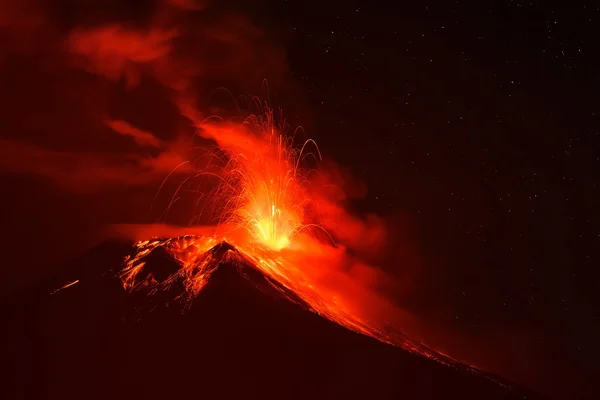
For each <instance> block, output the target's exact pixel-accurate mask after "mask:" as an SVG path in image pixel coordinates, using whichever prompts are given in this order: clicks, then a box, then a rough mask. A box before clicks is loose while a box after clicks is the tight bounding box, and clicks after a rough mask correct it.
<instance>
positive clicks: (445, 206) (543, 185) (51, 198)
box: [0, 0, 600, 398]
mask: <svg viewBox="0 0 600 400" xmlns="http://www.w3.org/2000/svg"><path fill="white" fill-rule="evenodd" d="M35 3H36V2H27V4H35ZM83 3H85V4H86V6H80V5H77V4H76V3H74V2H69V1H64V2H61V5H64V7H62V8H61V7H56V8H53V9H52V11H47V10H48V7H45V8H44V7H41V9H44V10H46V11H45V12H43V13H40V15H44V16H45V17H44V19H47V20H52V21H54V23H52V24H51V25H52V27H53V28H52V29H51V31H52V32H53V35H54V36H53V35H49V36H48V37H45V38H44V39H43V40H42V39H35V40H33V39H31V37H33V36H34V35H33V34H31V35H30V36H27V35H28V33H27V32H30V31H27V29H29V28H27V26H30V25H27V24H23V25H19V29H16V28H14V26H12V25H11V24H10V23H9V22H7V21H10V20H11V18H10V16H11V15H12V14H11V12H5V15H7V16H8V17H7V18H4V16H2V15H1V14H0V16H2V17H3V18H0V31H1V32H0V33H2V41H4V40H5V38H9V39H10V40H11V41H10V44H8V43H9V42H8V41H5V42H4V44H3V46H2V53H0V55H2V57H0V62H2V63H3V67H2V68H3V72H2V78H1V82H2V85H3V86H4V87H6V88H8V89H7V90H6V91H4V90H2V91H1V92H4V94H0V98H2V102H3V106H4V108H5V110H6V115H7V117H6V118H4V122H2V123H0V138H2V139H11V140H14V139H15V138H18V139H19V140H21V139H23V138H25V139H24V140H26V141H28V142H34V143H36V144H38V145H44V146H46V147H50V148H53V149H58V150H61V151H63V150H65V151H66V150H69V151H78V152H80V151H90V149H94V150H98V149H99V150H98V151H99V152H100V153H102V154H105V153H110V152H111V148H112V147H111V146H112V144H108V142H107V141H105V140H104V139H100V137H101V135H100V136H94V134H93V132H95V130H94V129H90V128H89V124H87V122H85V121H84V120H85V117H87V116H89V115H90V114H89V113H80V112H77V111H76V112H73V110H74V109H75V110H77V107H80V106H81V104H84V108H85V109H86V110H87V111H89V109H90V108H96V106H97V105H98V104H101V106H102V107H103V108H104V109H109V110H111V111H112V113H113V114H114V113H115V112H116V113H119V112H121V113H122V114H123V115H125V116H127V117H128V118H129V120H131V119H132V118H133V119H134V120H135V121H134V122H135V123H136V125H137V126H140V127H142V128H144V129H148V130H154V131H162V132H167V131H169V130H172V127H173V126H178V122H177V121H176V118H171V117H168V116H161V115H162V114H165V115H166V114H167V113H168V112H167V111H168V110H169V109H168V107H169V106H168V105H166V103H167V102H164V101H163V103H165V104H164V105H163V103H160V105H159V100H156V99H160V98H161V95H160V94H158V95H157V94H156V93H158V91H157V89H156V90H155V88H154V87H153V86H152V84H150V83H148V82H145V81H142V82H143V83H142V84H141V85H140V88H139V89H135V90H133V91H127V90H125V89H123V88H122V87H123V86H124V84H123V82H122V81H119V82H117V83H114V82H113V83H111V85H112V86H114V87H111V88H110V89H107V88H106V87H105V86H106V84H100V83H97V82H96V83H87V82H88V81H87V80H86V79H88V78H87V77H85V76H83V74H82V75H81V77H80V75H78V73H77V72H75V73H74V72H69V71H67V72H64V71H63V70H62V69H61V68H59V67H56V62H53V61H51V62H46V63H41V64H38V63H36V61H35V60H40V59H41V60H48V59H50V60H54V57H48V54H53V51H54V48H53V47H52V46H48V45H47V42H53V41H54V40H55V39H54V38H55V37H62V36H64V35H65V32H68V31H69V30H70V29H72V28H73V26H78V25H81V24H84V25H85V24H91V25H94V24H99V23H101V22H102V21H105V20H111V18H112V19H114V18H116V17H115V16H118V18H117V20H119V21H126V22H131V21H134V22H135V23H134V25H135V26H144V24H145V23H147V22H148V19H149V18H150V17H149V16H151V15H152V12H151V11H149V10H152V9H153V7H152V5H149V4H147V3H149V2H143V1H138V2H135V4H134V3H131V4H129V5H126V6H116V5H113V6H112V7H108V6H106V7H105V8H102V7H100V6H99V5H98V4H97V3H98V2H94V1H88V2H83ZM112 3H114V2H112ZM112 3H111V4H112ZM173 3H175V2H173ZM179 3H181V4H184V3H186V2H184V1H181V2H179ZM188 3H189V2H188ZM402 3H403V2H399V3H398V4H400V5H395V6H393V7H392V6H390V5H388V6H384V5H375V4H372V3H370V2H353V1H346V2H336V3H334V2H307V1H291V0H290V1H260V2H258V3H253V4H252V6H250V5H247V4H245V5H233V4H231V5H230V4H227V5H226V6H222V7H223V8H224V9H227V10H228V12H236V13H239V14H240V15H243V16H244V18H245V19H247V20H248V21H251V23H252V24H253V25H255V26H257V27H259V28H260V30H261V32H263V33H262V34H261V35H257V37H258V38H257V39H248V40H249V43H252V46H250V47H248V45H247V44H243V47H240V49H242V50H240V49H237V50H236V49H235V48H232V49H230V50H229V51H230V52H231V54H229V53H228V54H229V55H228V56H222V55H220V56H219V57H223V60H225V61H224V64H223V65H225V63H227V65H231V63H230V61H229V60H230V59H235V57H236V54H237V53H236V51H243V52H244V58H243V59H242V61H240V65H237V64H236V65H235V66H233V67H231V68H229V69H227V73H223V74H222V75H221V74H219V73H214V74H212V75H210V76H209V77H208V78H207V79H203V80H202V83H201V84H199V85H202V86H203V87H204V88H207V90H214V89H215V88H217V87H219V86H226V87H228V88H230V89H231V90H232V91H233V92H236V93H239V92H245V93H250V92H253V93H257V94H260V90H261V89H260V88H261V86H260V85H261V80H262V78H267V79H268V80H269V87H270V97H271V102H272V103H274V104H276V105H278V106H281V107H282V108H283V110H284V113H285V114H286V115H287V117H288V120H290V123H291V124H292V125H295V124H301V125H303V126H304V127H305V129H306V131H307V133H308V135H309V136H311V137H313V138H315V139H316V141H317V142H318V143H319V146H320V148H321V150H322V151H323V153H324V155H325V156H326V158H330V159H333V160H334V161H335V162H336V163H338V164H340V165H341V166H342V167H343V168H345V169H346V170H347V171H348V174H349V175H351V176H352V177H354V179H356V180H359V181H362V182H364V184H365V186H366V188H367V193H366V196H365V197H364V198H363V199H360V200H356V201H354V202H353V203H352V204H351V208H352V209H353V210H354V211H355V212H356V213H359V214H361V213H367V212H372V213H376V214H378V215H380V216H382V217H384V218H385V219H386V220H387V221H388V222H389V226H390V233H389V240H390V241H391V242H392V243H393V245H392V246H390V249H388V250H387V251H386V254H385V255H383V256H382V257H383V258H384V259H385V262H383V263H382V264H381V268H382V269H384V270H385V271H386V272H387V273H389V274H390V276H391V277H393V278H394V279H393V281H394V282H396V283H395V284H393V285H390V287H387V288H385V290H386V291H387V292H388V294H389V295H390V296H391V297H392V298H393V299H394V301H395V302H397V303H398V304H399V305H401V306H403V307H405V308H407V309H409V310H411V311H413V312H415V313H416V314H418V315H420V316H421V317H422V318H423V319H425V320H427V321H430V324H431V326H432V327H435V329H433V330H434V331H436V330H439V331H441V332H452V333H450V334H440V336H443V338H440V339H439V340H440V343H444V344H446V345H447V346H448V347H450V348H453V349H459V350H457V351H460V352H461V355H463V356H464V357H466V358H470V357H475V358H476V356H474V355H476V354H483V356H481V355H480V356H479V359H483V361H485V362H489V364H491V365H493V367H494V369H495V370H496V371H498V373H505V374H508V375H510V378H511V379H515V380H518V381H519V382H520V383H523V384H525V385H527V386H530V387H533V388H534V389H537V390H540V391H543V392H544V393H546V394H550V395H553V396H557V397H564V398H587V397H586V396H589V395H590V393H591V390H592V386H591V378H592V376H593V375H595V374H596V373H595V372H594V371H593V369H594V368H595V367H594V365H595V364H594V363H595V360H596V359H597V357H596V356H597V355H598V354H599V353H598V345H597V343H596V340H597V338H598V337H600V336H599V335H600V316H599V315H598V314H597V312H598V311H597V310H598V309H597V307H596V303H597V301H596V292H597V289H596V286H597V282H598V281H597V279H596V274H595V267H596V266H597V265H598V262H599V260H600V251H599V250H600V211H598V206H599V205H600V187H599V186H600V128H599V126H600V124H599V123H598V122H599V121H598V120H599V115H598V112H599V110H598V105H599V104H600V75H599V74H598V71H599V70H600V53H599V49H600V4H598V2H592V1H590V2H584V1H578V2H566V1H562V2H560V1H533V2H528V1H505V2H501V1H493V2H491V1H490V2H486V1H445V2H441V1H440V2H412V3H411V5H407V4H402ZM438 3H439V4H438ZM208 8H209V9H210V6H209V7H208ZM100 9H102V10H103V11H102V12H100V11H98V10H100ZM207 12H209V13H210V12H212V11H210V10H209V11H207ZM26 14H27V15H30V16H31V15H38V14H32V13H26ZM19 15H22V14H19ZM210 18H212V17H211V16H208V17H207V20H208V19H210ZM31 20H35V18H33V17H32V18H30V19H29V20H28V21H31ZM57 21H58V22H57ZM249 23H250V22H249ZM23 26H25V28H23ZM13 28H14V29H13ZM23 32H26V33H23ZM36 32H38V31H36ZM236 32H237V31H236ZM238 33H239V32H238ZM245 34H246V33H245V31H241V33H239V35H240V37H244V38H245V36H244V35H245ZM36 35H38V33H36ZM15 37H18V38H23V43H22V46H21V42H20V41H19V40H13V39H14V38H15ZM35 37H36V38H38V37H39V36H35ZM15 43H16V44H15ZM31 43H41V44H39V45H32V44H31ZM256 43H259V44H256ZM42 48H43V49H42ZM23 49H25V50H23ZM32 49H33V50H32ZM40 49H42V50H40ZM264 49H268V50H264ZM211 51H215V52H216V53H215V54H220V53H219V51H218V50H215V49H211ZM209 53H210V52H209ZM202 54H203V56H202V57H204V56H205V55H206V54H207V53H206V52H204V53H202ZM210 54H212V53H210ZM267 55H268V56H267ZM199 57H200V56H199ZM215 57H216V56H215ZM220 67H221V66H220V64H218V63H216V65H215V66H214V68H215V70H219V71H220ZM263 67H264V68H263ZM57 71H62V72H57ZM119 85H120V86H119ZM9 86H10V87H9ZM136 90H137V92H136ZM97 93H101V94H100V95H99V96H98V95H97ZM132 93H133V94H132ZM162 97H164V96H162ZM133 98H136V99H137V101H138V103H136V104H137V105H136V107H134V108H135V109H133V110H130V111H128V112H126V111H123V110H122V108H124V105H127V104H128V103H130V100H131V99H133ZM57 99H58V100H57ZM65 99H66V100H65ZM82 99H83V100H82ZM205 101H206V103H207V104H210V102H211V101H214V97H210V96H207V98H206V99H205ZM82 102H83V103H82ZM91 103H94V105H93V106H91V105H90V104H91ZM32 110H33V111H32ZM40 110H43V111H40ZM114 110H119V111H114ZM165 110H167V111H165ZM69 115H71V116H72V118H71V117H69ZM82 115H85V117H83V116H82ZM38 119H39V120H40V121H41V120H43V124H40V125H36V123H35V121H37V120H38ZM123 119H125V117H123ZM32 121H33V122H32ZM42 125H43V126H42ZM65 131H71V134H65V133H64V132H65ZM69 135H71V137H72V138H76V139H74V140H69V144H68V145H63V144H64V143H66V139H65V138H66V137H68V136H69ZM164 135H165V136H164V137H168V136H169V133H165V134H164ZM86 136H87V138H86ZM82 138H85V140H84V139H82ZM94 138H96V139H94ZM112 143H114V142H112ZM118 143H119V145H120V144H121V142H118ZM6 151H7V150H6V148H5V150H4V151H2V153H0V156H3V157H6V153H5V152H6ZM5 165H9V166H8V167H7V166H5ZM14 165H15V164H14V163H12V164H11V163H8V162H0V166H1V167H2V179H3V181H4V185H5V188H6V189H5V192H4V195H3V197H5V202H6V204H5V205H3V207H2V213H1V214H0V216H1V218H2V221H3V225H4V227H5V229H3V233H2V237H1V239H2V242H3V243H4V244H3V245H2V251H3V253H4V254H7V259H8V260H9V262H7V265H8V267H7V268H6V270H7V276H8V278H7V279H5V281H4V282H3V283H2V292H3V293H8V292H9V291H11V290H14V289H16V288H18V287H22V286H24V285H25V284H28V283H30V282H33V281H35V280H37V279H40V277H42V276H44V275H45V274H48V273H50V272H52V271H53V269H52V265H58V264H59V263H60V262H61V261H63V260H67V259H68V258H70V257H71V255H74V254H75V253H76V252H77V251H81V249H82V248H84V247H85V246H87V245H89V243H90V240H88V239H87V238H88V237H89V235H88V233H90V232H92V231H93V230H94V228H96V227H98V226H100V225H102V224H105V223H109V222H110V223H115V222H140V221H145V222H151V221H148V218H149V217H148V215H147V214H145V213H142V212H141V211H140V209H141V208H144V210H146V208H145V207H146V204H149V203H150V201H151V200H152V196H153V193H154V192H155V190H156V186H157V184H156V182H147V185H145V186H144V187H138V189H136V191H135V192H128V189H127V188H123V187H119V188H111V191H110V193H109V194H106V193H103V194H102V195H98V193H99V192H98V191H89V190H84V191H75V193H74V192H71V191H68V190H67V191H64V190H63V188H58V189H57V188H56V186H53V185H52V184H49V183H48V182H45V181H43V179H40V178H39V176H33V177H32V176H28V175H27V173H28V172H30V171H29V170H27V171H17V172H15V169H17V168H15V167H14ZM32 175H36V174H35V173H33V174H32ZM37 175H40V174H39V173H37ZM159 183H160V180H158V184H159ZM58 186H60V185H58ZM56 232H60V234H58V235H57V234H56ZM31 236H34V237H42V238H44V239H43V240H42V242H43V243H38V244H36V243H34V242H33V241H32V239H31ZM23 254H27V256H26V257H23ZM40 265H43V266H40ZM432 335H434V336H435V334H432Z"/></svg>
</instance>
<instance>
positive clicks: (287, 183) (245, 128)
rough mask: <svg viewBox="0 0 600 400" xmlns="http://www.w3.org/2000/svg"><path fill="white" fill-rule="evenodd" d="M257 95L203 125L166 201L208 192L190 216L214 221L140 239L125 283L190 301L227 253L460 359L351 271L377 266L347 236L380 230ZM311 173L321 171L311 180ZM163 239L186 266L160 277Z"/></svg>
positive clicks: (395, 334) (307, 295)
mask: <svg viewBox="0 0 600 400" xmlns="http://www.w3.org/2000/svg"><path fill="white" fill-rule="evenodd" d="M251 104H254V105H256V106H258V109H259V112H257V113H253V114H251V115H250V116H248V117H247V118H245V119H244V120H243V121H242V122H235V121H234V120H228V121H224V120H222V119H220V118H215V117H212V118H208V119H205V120H203V121H200V122H199V123H198V124H197V128H198V135H200V136H202V137H204V138H210V139H213V140H214V141H215V142H216V146H215V148H214V149H213V150H212V151H210V152H209V154H203V156H201V157H198V158H195V159H192V160H190V161H189V164H190V165H191V167H192V168H191V169H192V171H194V172H193V173H192V174H190V175H189V176H187V177H186V178H185V179H184V180H183V182H182V183H181V184H180V185H179V186H178V188H177V189H176V190H175V193H174V194H173V196H172V197H171V201H170V202H169V205H168V208H169V207H173V204H174V203H175V199H177V198H179V196H183V195H185V193H186V192H187V193H191V194H193V195H194V196H197V197H198V201H197V203H196V204H199V203H200V199H205V201H204V206H202V207H199V210H198V211H197V212H195V213H194V215H193V217H192V219H191V222H192V224H193V223H195V222H198V221H201V220H203V218H204V217H205V216H206V215H205V214H206V213H208V215H209V218H210V220H211V221H213V222H214V223H213V224H212V225H208V226H206V225H205V226H199V225H192V226H191V227H190V228H187V229H186V230H185V233H186V234H185V235H181V236H175V237H170V238H164V237H162V238H161V237H154V238H152V239H146V240H141V241H138V242H137V243H136V245H135V246H136V249H137V250H136V252H135V254H133V255H131V256H128V257H127V258H126V259H125V264H124V268H123V269H122V270H121V271H120V277H121V280H122V285H123V288H124V289H126V290H128V291H130V292H133V291H147V292H148V293H149V294H150V295H153V294H156V293H157V292H158V291H161V290H162V291H165V290H170V289H171V288H172V287H173V285H174V284H176V283H177V284H181V286H182V287H183V288H184V293H181V294H178V295H177V296H176V300H180V301H183V303H184V306H185V307H188V306H189V305H190V304H191V302H192V301H193V299H194V298H195V297H196V296H197V295H198V293H199V292H200V291H201V290H202V288H203V287H204V286H205V285H206V283H207V282H208V280H209V278H210V276H211V274H212V273H213V272H214V271H215V270H216V268H218V266H219V264H221V263H223V261H224V260H226V261H227V262H230V263H234V264H236V263H237V264H245V265H252V266H254V267H256V268H257V269H259V270H260V271H261V272H262V273H264V274H265V275H266V276H267V277H268V278H269V279H270V281H271V282H272V284H273V286H274V287H275V288H277V289H279V290H283V291H287V292H290V293H292V294H293V295H294V296H296V297H298V298H300V299H301V300H302V301H304V302H305V304H306V305H307V306H308V308H309V309H310V310H311V311H313V312H316V313H318V314H320V315H322V316H324V317H325V318H327V319H329V320H331V321H333V322H335V323H338V324H340V325H342V326H344V327H346V328H348V329H350V330H353V331H355V332H358V333H361V334H364V335H367V336H371V337H373V338H375V339H377V340H380V341H382V342H385V343H389V344H392V345H395V346H400V347H402V348H404V349H407V350H409V351H412V352H416V353H418V354H421V355H424V356H426V357H429V358H432V359H435V360H437V361H440V362H442V363H444V364H447V365H452V366H455V367H458V366H459V364H458V363H457V362H456V361H454V360H453V359H451V358H450V357H448V356H446V355H444V354H443V353H441V352H439V351H436V350H434V349H432V348H430V347H428V346H426V345H425V344H424V343H422V342H421V341H420V340H413V339H409V335H407V333H406V332H405V331H404V330H402V329H399V327H401V326H402V324H403V322H404V323H405V322H407V321H408V318H409V317H408V316H407V315H406V314H405V313H403V312H402V311H401V310H399V309H397V308H396V307H394V306H393V305H391V304H390V303H389V302H387V301H386V300H385V299H384V298H383V297H381V296H379V295H377V294H376V292H375V291H374V290H370V289H369V288H367V287H366V286H365V285H364V284H361V283H359V282H357V281H356V280H355V279H352V278H351V273H352V271H356V270H361V269H365V268H366V269H368V268H371V267H368V266H367V265H365V264H363V263H362V262H361V261H360V260H359V259H358V258H357V257H355V256H353V255H351V252H350V249H351V248H350V247H348V246H352V244H353V243H356V242H357V240H356V237H354V240H348V239H349V238H351V237H352V236H358V237H359V240H360V238H361V237H362V238H364V239H365V240H366V239H368V238H369V237H371V238H380V237H381V234H380V232H378V233H375V234H374V233H373V232H371V231H370V230H372V229H373V228H366V226H367V224H364V223H361V221H359V220H357V219H356V218H354V217H351V216H350V215H349V214H347V213H346V212H344V210H343V207H342V205H341V204H340V203H339V201H338V198H336V197H333V196H331V195H330V193H328V192H327V187H330V186H332V183H331V182H328V180H327V176H326V174H325V173H324V171H320V170H319V169H318V168H317V166H318V162H319V161H320V160H321V154H320V151H319V148H318V146H317V144H316V143H315V142H314V141H313V140H311V139H308V140H304V141H300V142H299V145H297V146H294V143H295V142H297V136H299V134H300V133H302V130H301V129H296V130H295V131H294V132H293V134H292V135H288V134H287V125H286V123H285V120H284V119H283V118H282V117H281V113H275V111H274V110H273V109H272V108H271V107H270V106H269V105H268V104H267V103H266V102H260V100H258V98H256V97H254V98H251ZM207 158H208V161H206V159H207ZM307 165H308V166H312V167H307ZM315 165H316V166H315ZM311 176H315V177H318V179H315V180H314V182H313V181H312V180H311V179H310V177H311ZM167 179H169V177H167ZM205 179H210V180H213V181H214V188H212V189H211V190H209V191H208V192H207V193H203V192H199V190H196V188H197V187H201V186H196V181H198V180H205ZM316 182H318V184H317V183H316ZM164 185H165V182H163V185H162V186H161V188H162V187H163V186H164ZM159 191H160V189H159ZM123 229H125V228H124V227H123ZM151 229H152V230H154V229H157V227H156V226H154V227H152V228H151ZM158 229H160V228H158ZM172 229H173V228H170V230H172ZM380 229H381V228H380V227H379V226H376V227H375V230H380ZM175 232H177V230H175ZM190 232H196V234H192V235H190V234H189V233H190ZM156 233H157V232H156V231H154V232H152V234H153V235H154V236H157V235H156ZM137 234H138V235H139V234H140V231H139V229H138V232H137ZM169 234H173V232H169ZM159 248H161V249H163V250H166V252H167V253H168V254H169V255H170V256H171V257H172V258H173V259H174V260H175V261H176V262H177V264H178V265H179V266H180V268H179V270H178V271H176V272H173V273H172V274H170V275H169V276H168V277H166V278H164V279H162V280H158V279H157V277H156V276H154V275H153V274H152V273H151V272H146V271H145V268H146V260H147V256H148V255H149V254H150V253H152V252H153V251H155V250H157V249H159ZM223 249H224V250H223Z"/></svg>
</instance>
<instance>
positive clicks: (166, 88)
mask: <svg viewBox="0 0 600 400" xmlns="http://www.w3.org/2000/svg"><path fill="white" fill-rule="evenodd" d="M0 38H2V40H0V61H1V62H0V70H1V71H2V74H1V75H0V86H2V88H3V90H2V93H1V94H0V96H1V97H2V100H3V101H2V103H3V117H2V119H1V120H0V175H2V176H3V177H4V178H5V179H4V186H5V193H6V194H5V195H4V196H3V199H4V201H3V202H4V203H5V206H4V207H2V210H3V215H2V216H3V221H5V222H6V224H5V225H4V229H3V233H2V241H3V243H4V244H5V246H6V250H5V251H6V253H7V257H9V258H10V259H12V260H15V262H14V263H13V264H14V265H18V267H15V268H12V269H8V270H7V271H6V273H7V274H8V276H7V278H8V279H4V280H3V285H2V287H1V288H0V292H5V291H7V290H11V289H14V288H15V287H17V286H20V285H22V284H24V283H26V282H30V281H32V280H35V279H38V277H39V276H42V275H44V274H45V273H46V271H44V270H43V268H44V267H42V266H44V265H52V264H54V263H58V262H60V261H62V260H65V259H67V258H70V257H72V256H73V254H74V253H78V252H80V251H83V249H84V246H89V245H92V244H93V243H92V242H93V241H92V240H91V239H90V240H83V239H82V238H83V237H87V238H91V237H93V238H96V239H97V238H98V237H100V236H101V235H100V232H106V230H107V227H108V226H111V225H113V224H122V223H125V224H126V223H132V224H138V223H146V222H154V221H155V220H156V219H157V218H158V217H160V216H161V215H162V214H161V213H162V212H163V211H164V208H165V205H166V204H168V202H169V201H170V196H168V195H166V194H169V193H172V192H173V190H174V189H175V188H176V186H177V184H178V182H179V181H178V179H180V178H182V177H184V176H185V175H186V174H189V172H190V169H189V162H190V160H193V159H194V158H195V157H196V154H195V153H191V152H190V147H191V144H192V138H193V137H194V135H195V132H196V130H197V125H198V124H199V123H200V121H202V120H203V119H205V118H206V117H208V116H210V115H212V114H213V111H214V110H213V109H212V108H214V107H216V106H218V100H219V96H218V94H217V95H216V94H215V89H216V88H218V87H221V86H225V87H228V88H231V90H232V91H233V92H238V93H251V92H255V93H256V92H259V90H260V85H261V82H262V81H263V79H264V78H268V79H269V82H272V83H273V84H276V85H277V86H278V87H279V88H283V87H286V85H288V83H289V82H290V81H289V80H288V75H289V72H288V68H287V64H286V60H285V56H284V52H283V51H282V50H281V49H280V48H279V47H278V46H276V45H274V44H273V43H271V42H270V41H269V40H268V38H266V37H265V35H264V34H263V32H262V31H261V29H259V28H258V27H256V26H254V25H253V23H252V22H251V21H250V20H249V19H248V18H247V17H245V16H243V15H240V14H239V13H238V12H236V11H235V10H234V9H230V8H228V7H227V6H225V5H222V4H220V3H219V4H217V3H215V4H210V3H207V2H199V1H193V0H183V1H181V0H169V1H166V0H165V1H147V2H142V3H140V2H136V5H128V4H127V2H117V1H114V2H112V1H108V2H95V1H87V0H84V1H78V2H71V1H67V0H59V1H58V2H48V1H45V0H27V1H16V0H14V1H12V0H11V1H4V2H2V4H1V5H0ZM221 97H223V96H221ZM227 101H229V100H227ZM229 104H233V102H231V101H229ZM212 143H214V142H211V141H210V140H204V141H199V140H198V139H197V138H196V140H194V145H195V146H201V147H204V148H208V147H209V146H211V145H212ZM169 174H171V175H170V180H169V182H167V183H166V185H165V186H164V188H163V191H162V193H165V199H166V200H165V199H163V198H159V199H157V203H156V204H153V207H152V209H151V210H150V208H151V207H150V206H151V203H152V198H153V196H154V194H155V193H156V191H157V188H158V187H159V186H160V185H161V183H162V181H163V180H164V179H165V178H166V177H167V176H169ZM171 185H174V186H171ZM9 193H14V194H15V195H14V196H13V195H9ZM17 194H18V195H17ZM16 196H18V197H19V198H24V199H27V200H26V201H17V200H16V199H17V197H16ZM163 200H165V201H166V202H167V203H164V202H163ZM69 205H70V206H69ZM186 213H188V214H189V209H187V210H186V209H185V207H181V213H180V216H181V218H179V220H177V210H174V211H173V210H172V211H170V216H171V217H173V219H174V220H175V221H176V223H183V224H185V222H187V221H185V217H183V216H184V215H185V214H186ZM29 232H35V233H36V235H38V236H40V237H49V238H52V239H48V240H42V241H41V243H40V244H39V245H38V246H39V251H37V252H35V254H32V255H31V256H29V257H27V258H26V259H23V258H22V257H20V255H21V254H24V253H25V252H27V247H28V245H27V244H26V241H23V240H22V235H24V234H27V233H29ZM55 238H56V239H55ZM58 238H62V239H60V240H59V239H58ZM96 239H94V240H96ZM61 247H62V248H64V249H65V250H62V251H59V250H58V248H61Z"/></svg>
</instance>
